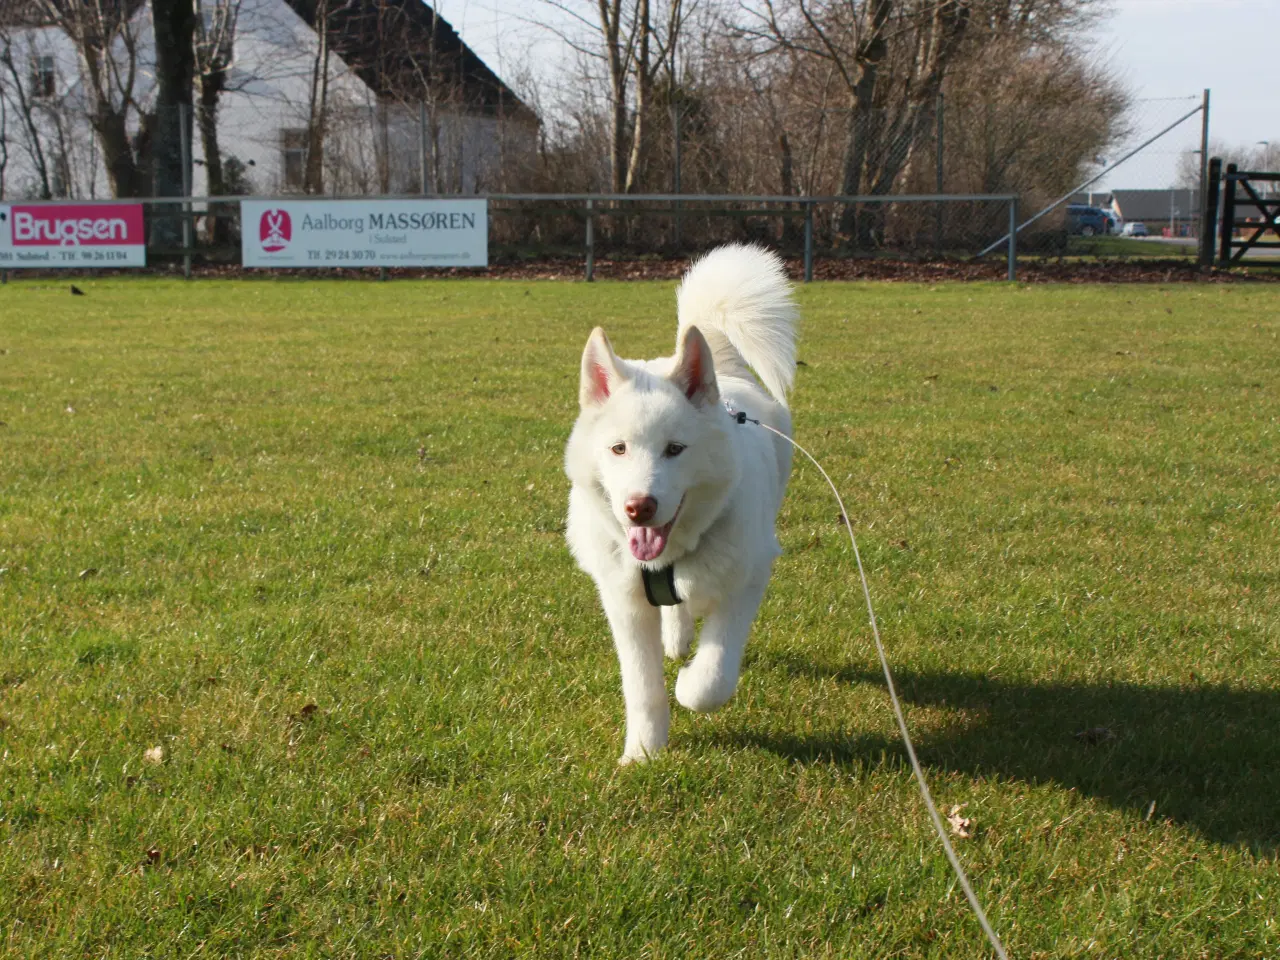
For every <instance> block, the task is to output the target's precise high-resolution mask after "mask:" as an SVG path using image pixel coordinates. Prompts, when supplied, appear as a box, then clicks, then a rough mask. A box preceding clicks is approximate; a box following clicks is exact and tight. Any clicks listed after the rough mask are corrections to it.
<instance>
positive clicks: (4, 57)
mask: <svg viewBox="0 0 1280 960" xmlns="http://www.w3.org/2000/svg"><path fill="white" fill-rule="evenodd" d="M0 64H2V65H3V66H4V68H5V71H6V72H7V73H8V74H9V75H10V78H11V83H10V85H11V86H12V87H13V92H14V95H15V96H16V97H17V100H18V110H19V112H20V113H21V115H22V130H23V135H24V136H25V137H26V139H27V153H28V155H29V156H30V157H31V162H32V163H34V164H35V168H36V173H37V174H38V175H39V177H40V199H41V200H52V199H53V188H52V186H51V185H50V183H49V162H48V160H47V159H46V158H45V155H44V144H43V143H42V142H41V139H40V128H39V127H38V126H36V121H35V105H34V104H33V103H32V102H31V100H30V99H29V98H28V97H27V94H26V90H25V88H24V87H23V86H22V77H21V75H20V74H19V73H18V67H17V64H16V63H15V62H14V59H13V48H12V47H11V46H10V45H9V43H8V42H6V43H5V46H4V50H3V52H0ZM2 99H3V97H0V100H2ZM8 155H9V149H8V141H7V140H6V141H5V158H6V166H7V160H8ZM0 196H3V193H0Z"/></svg>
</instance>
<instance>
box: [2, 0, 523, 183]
mask: <svg viewBox="0 0 1280 960" xmlns="http://www.w3.org/2000/svg"><path fill="white" fill-rule="evenodd" d="M204 2H205V3H208V2H209V0H204ZM134 29H135V31H136V32H137V33H138V35H139V41H140V42H139V51H140V61H141V62H140V64H139V71H138V80H137V89H136V95H137V97H138V100H139V102H140V104H141V106H142V107H143V109H149V107H150V104H151V103H152V102H153V99H154V89H155V79H154V44H153V41H152V29H151V17H150V4H143V5H142V6H141V8H140V9H139V12H138V14H137V16H136V17H135V22H134ZM319 48H320V42H319V37H318V36H317V34H316V32H315V31H314V30H313V29H311V27H310V26H308V25H307V24H306V22H305V21H303V20H302V18H301V17H299V16H298V15H297V14H296V13H295V12H294V11H293V9H292V8H291V7H290V6H289V5H288V4H287V3H285V2H284V0H241V6H240V11H239V17H238V23H237V30H236V37H235V47H234V58H233V62H232V66H231V68H230V70H229V72H228V81H227V88H226V90H225V91H224V92H223V94H222V97H221V100H220V104H219V111H218V141H219V147H220V150H221V154H222V159H223V163H224V165H225V163H226V162H227V161H228V160H229V159H231V158H233V157H234V158H235V159H237V160H239V161H240V162H242V163H243V164H245V166H246V171H245V172H246V175H247V179H248V182H249V190H250V192H252V193H256V194H276V193H283V192H286V190H287V186H286V182H285V174H284V153H283V150H282V134H283V131H284V130H286V129H297V130H301V129H305V128H306V127H307V122H308V117H309V114H310V103H311V83H312V72H313V70H314V68H315V62H316V57H317V55H318V53H319ZM15 49H16V50H17V51H18V52H17V53H16V56H17V57H20V59H19V61H18V64H19V73H20V76H21V79H22V82H23V83H24V85H26V86H27V87H29V85H30V80H31V78H30V76H29V71H30V68H29V62H30V56H32V55H52V56H53V57H54V58H55V63H56V71H57V84H58V91H57V92H58V96H57V97H56V98H54V99H53V101H51V103H52V102H56V103H58V104H60V105H61V107H60V109H59V110H58V111H57V113H58V117H57V119H58V121H59V123H54V122H53V119H52V113H53V111H49V110H46V109H45V108H43V107H42V108H41V112H42V113H41V120H40V122H41V133H42V142H44V143H45V144H47V145H56V144H58V143H62V144H64V145H65V153H66V154H67V157H68V160H69V163H68V164H66V166H67V168H68V171H69V176H68V177H66V178H65V179H66V181H67V182H66V183H65V184H63V186H64V188H65V194H66V195H67V196H69V197H72V198H102V197H108V196H110V187H109V182H108V180H107V176H106V170H105V167H104V165H103V163H102V157H101V151H100V147H99V143H98V140H97V137H96V136H95V135H94V133H93V130H92V128H91V127H90V125H89V121H88V103H87V102H86V98H85V97H84V96H83V91H82V89H81V87H80V79H79V78H80V65H79V56H78V53H77V51H76V48H75V45H74V44H73V42H72V41H71V39H70V38H69V37H68V36H67V35H66V34H65V33H63V32H62V31H61V30H60V29H58V28H53V27H45V28H38V29H29V30H23V31H20V32H19V33H18V35H17V37H16V40H15ZM117 55H118V56H119V57H120V58H121V62H122V63H123V62H124V57H123V50H122V49H121V50H119V51H118V52H117ZM5 80H6V82H5V83H4V85H3V90H2V91H0V96H3V97H4V98H5V100H6V102H5V114H6V120H5V127H4V129H3V130H0V138H3V141H4V144H5V145H6V146H7V148H8V165H7V167H6V171H5V175H4V181H3V194H2V195H0V196H3V197H6V198H10V199H13V198H23V197H35V196H37V195H38V194H39V190H40V188H39V178H38V176H37V175H36V172H35V170H36V167H35V164H34V163H33V162H32V160H31V157H30V155H29V154H30V150H29V149H28V146H29V145H28V144H26V143H25V142H24V141H25V139H26V138H24V137H22V136H21V135H20V131H19V130H18V123H19V120H20V117H19V109H18V104H17V99H16V97H15V95H14V93H13V91H12V90H11V89H10V87H11V82H10V80H9V78H5ZM46 114H48V115H46ZM419 118H420V110H419V108H418V106H417V105H416V104H409V105H402V104H391V105H387V106H383V105H380V104H379V103H378V101H377V98H376V97H375V96H374V94H373V92H372V91H371V90H370V89H369V88H368V87H367V86H366V85H365V84H364V83H363V81H361V80H360V78H359V77H358V76H357V75H356V74H355V73H354V72H352V71H351V70H349V69H348V68H347V66H346V64H345V63H344V62H343V61H342V59H341V58H340V57H338V56H336V55H332V56H331V57H330V58H329V124H328V133H327V137H326V145H325V191H326V193H351V194H361V193H370V194H374V193H380V192H383V191H384V190H385V191H389V192H392V193H416V192H418V190H419V189H420V186H421V176H422V170H421V144H422V133H421V126H420V121H419ZM59 125H60V126H61V129H60V130H59ZM193 126H194V120H193ZM427 127H428V137H427V142H428V147H427V155H428V170H429V175H428V181H429V183H428V187H429V189H431V190H432V191H433V192H440V193H476V192H482V191H486V190H490V191H492V190H497V189H502V188H504V187H506V186H508V185H507V184H504V183H502V182H501V180H500V177H501V173H502V171H503V165H504V163H510V161H511V160H512V159H513V158H517V159H519V158H530V157H532V155H533V153H534V151H535V149H536V130H535V129H534V128H533V127H532V126H530V125H528V124H525V123H509V122H503V121H501V120H499V119H498V118H495V117H487V116H476V115H471V114H464V113H460V112H458V111H456V110H448V109H445V108H439V109H436V110H429V111H428V123H427ZM131 132H132V131H131ZM433 144H434V149H433V146H432V145H433ZM192 148H193V159H194V161H195V162H194V166H193V170H192V193H193V194H194V195H195V196H201V195H205V194H206V193H207V187H208V181H207V177H206V174H205V169H204V165H203V159H202V158H203V147H202V144H201V142H200V137H199V134H198V131H197V132H196V134H195V136H194V143H193V144H192ZM50 160H51V161H52V157H51V158H50ZM508 169H509V168H508Z"/></svg>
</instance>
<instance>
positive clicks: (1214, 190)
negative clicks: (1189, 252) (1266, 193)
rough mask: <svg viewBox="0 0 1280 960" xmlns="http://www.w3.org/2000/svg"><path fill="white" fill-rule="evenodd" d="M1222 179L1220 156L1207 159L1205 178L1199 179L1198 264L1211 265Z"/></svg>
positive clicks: (1202, 265)
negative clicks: (1202, 193)
mask: <svg viewBox="0 0 1280 960" xmlns="http://www.w3.org/2000/svg"><path fill="white" fill-rule="evenodd" d="M1221 181H1222V158H1221V157H1214V158H1213V159H1212V160H1210V161H1209V172H1208V174H1207V179H1204V180H1202V181H1201V189H1202V190H1203V192H1204V195H1203V196H1202V197H1201V207H1200V266H1201V267H1212V266H1213V248H1214V246H1215V243H1214V241H1215V240H1217V232H1218V231H1217V226H1218V185H1219V184H1220V183H1221Z"/></svg>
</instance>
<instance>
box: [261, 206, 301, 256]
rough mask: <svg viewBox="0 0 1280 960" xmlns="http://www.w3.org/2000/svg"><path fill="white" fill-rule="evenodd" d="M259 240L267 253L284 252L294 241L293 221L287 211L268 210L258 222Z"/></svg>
mask: <svg viewBox="0 0 1280 960" xmlns="http://www.w3.org/2000/svg"><path fill="white" fill-rule="evenodd" d="M258 239H259V240H260V241H261V243H262V249H263V250H265V251H266V252H267V253H276V252H278V251H280V250H283V249H284V248H285V247H287V246H288V245H289V241H290V240H292V239H293V221H292V220H291V219H290V218H289V212H288V211H287V210H267V211H266V212H265V213H263V214H262V219H261V220H259V221H258Z"/></svg>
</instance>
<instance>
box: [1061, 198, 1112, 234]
mask: <svg viewBox="0 0 1280 960" xmlns="http://www.w3.org/2000/svg"><path fill="white" fill-rule="evenodd" d="M1111 223H1112V220H1111V218H1110V217H1108V216H1107V214H1106V213H1105V212H1104V211H1102V210H1100V209H1098V208H1097V207H1090V206H1088V205H1087V204H1083V203H1070V204H1067V233H1072V234H1076V235H1077V236H1081V237H1093V236H1106V235H1107V234H1108V233H1110V232H1111V229H1110V228H1111Z"/></svg>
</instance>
